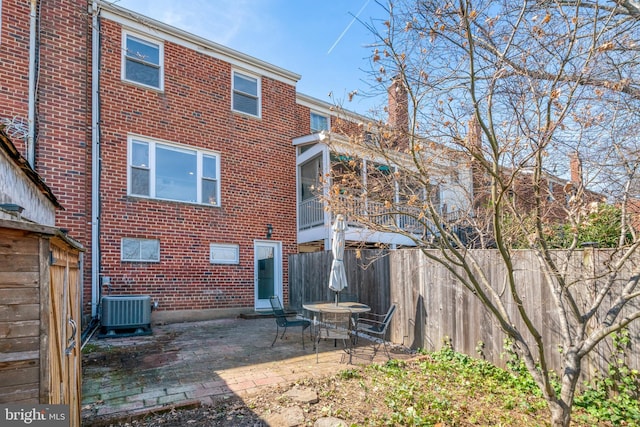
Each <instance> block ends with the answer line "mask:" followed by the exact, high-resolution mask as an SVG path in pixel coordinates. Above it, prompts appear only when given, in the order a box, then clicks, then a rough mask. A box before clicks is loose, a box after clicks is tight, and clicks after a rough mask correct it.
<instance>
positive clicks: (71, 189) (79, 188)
mask: <svg viewBox="0 0 640 427" xmlns="http://www.w3.org/2000/svg"><path fill="white" fill-rule="evenodd" d="M25 3H28V2H25ZM39 4H40V5H39V12H40V15H39V17H40V23H39V28H40V38H39V69H38V91H37V108H36V116H37V120H36V125H37V131H36V132H37V135H36V141H37V142H36V170H37V171H38V172H39V173H40V175H41V176H42V177H43V178H44V180H45V181H46V183H47V184H48V185H49V186H50V187H51V189H52V190H53V192H54V194H55V195H56V197H57V198H58V200H59V201H60V203H61V204H62V206H63V207H64V209H65V210H64V211H58V213H57V215H56V225H57V226H58V227H61V228H66V229H68V230H69V235H70V236H72V237H73V238H74V239H76V240H78V241H79V242H80V243H82V245H83V246H84V247H85V249H86V252H85V256H84V259H85V263H84V283H85V292H84V294H83V308H84V309H85V311H86V310H87V309H89V308H90V304H91V293H90V289H91V274H90V271H91V241H90V239H91V125H90V123H91V121H90V118H91V116H90V115H91V108H90V107H91V104H90V102H91V100H90V79H91V77H90V72H91V53H90V46H91V15H90V14H89V13H88V9H87V1H86V0H72V1H68V0H48V1H42V2H39ZM87 289H88V293H87Z"/></svg>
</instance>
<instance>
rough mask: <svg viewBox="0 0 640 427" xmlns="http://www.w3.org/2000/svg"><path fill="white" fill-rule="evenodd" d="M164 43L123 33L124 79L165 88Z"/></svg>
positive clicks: (151, 86)
mask: <svg viewBox="0 0 640 427" xmlns="http://www.w3.org/2000/svg"><path fill="white" fill-rule="evenodd" d="M163 61H164V45H163V44H162V43H160V42H158V41H155V40H153V39H150V38H147V37H144V36H140V35H137V34H131V33H128V32H126V31H125V32H123V33H122V79H123V80H126V81H128V82H133V83H136V84H140V85H143V86H146V87H150V88H153V89H158V90H163V89H164V66H163V65H164V64H163Z"/></svg>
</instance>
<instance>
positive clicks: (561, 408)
mask: <svg viewBox="0 0 640 427" xmlns="http://www.w3.org/2000/svg"><path fill="white" fill-rule="evenodd" d="M581 361H582V359H581V358H580V357H578V355H577V354H576V351H575V349H571V350H569V351H567V352H566V353H565V356H564V359H563V362H564V369H563V371H562V389H561V391H560V398H559V399H558V398H555V399H549V400H548V402H547V403H548V404H549V409H550V411H551V425H552V426H554V427H561V426H562V427H569V425H570V424H571V408H572V407H573V398H574V396H575V392H576V385H577V383H578V378H579V377H580V371H581V365H580V363H581Z"/></svg>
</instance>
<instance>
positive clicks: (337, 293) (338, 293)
mask: <svg viewBox="0 0 640 427" xmlns="http://www.w3.org/2000/svg"><path fill="white" fill-rule="evenodd" d="M338 295H340V292H336V306H337V305H338Z"/></svg>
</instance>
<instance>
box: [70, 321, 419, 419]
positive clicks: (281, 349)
mask: <svg viewBox="0 0 640 427" xmlns="http://www.w3.org/2000/svg"><path fill="white" fill-rule="evenodd" d="M275 333H276V324H275V320H274V319H273V318H269V317H267V318H264V317H258V318H233V319H216V320H209V321H200V322H190V323H174V324H167V325H160V326H154V327H153V334H152V335H150V336H138V337H125V338H107V339H97V338H95V337H94V338H92V339H91V341H90V342H89V343H88V344H87V346H86V347H85V354H84V356H83V359H84V360H83V381H82V382H83V387H82V418H83V425H94V424H97V423H104V422H105V421H108V420H113V419H123V418H127V417H134V416H136V415H141V414H144V413H147V412H151V411H157V410H160V409H162V408H166V407H180V406H189V405H197V404H211V403H213V402H214V401H215V400H216V399H219V398H222V397H225V396H232V395H236V396H240V397H242V396H246V395H249V394H253V393H257V392H259V391H260V390H261V388H263V387H269V386H273V385H277V384H287V383H292V382H294V381H296V380H299V379H302V378H311V377H320V376H324V375H326V374H330V373H334V372H338V371H340V370H343V369H349V368H350V366H349V365H348V364H346V362H347V361H348V355H346V353H345V352H344V351H343V350H342V347H341V343H338V344H337V347H335V346H334V343H333V342H328V341H322V342H321V343H320V346H319V350H320V354H319V361H318V363H316V354H315V351H314V350H313V343H312V341H311V339H310V337H309V334H308V333H305V349H303V348H302V342H301V334H300V328H294V329H291V330H288V331H287V333H286V335H285V337H284V339H280V338H278V340H277V341H276V343H275V345H274V346H273V347H271V342H272V341H273V338H274V336H275ZM365 344H366V340H360V346H359V347H358V349H357V351H356V352H355V357H354V358H353V360H352V363H353V364H356V365H357V364H367V363H371V360H372V359H371V355H372V352H371V348H370V347H369V346H366V345H365ZM344 356H346V357H344ZM393 356H394V357H396V358H408V357H409V355H408V354H404V353H402V352H400V353H394V354H393ZM373 360H374V361H376V362H384V361H386V356H385V355H384V352H383V351H382V350H380V351H379V352H378V354H377V355H376V356H375V358H374V359H373Z"/></svg>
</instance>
